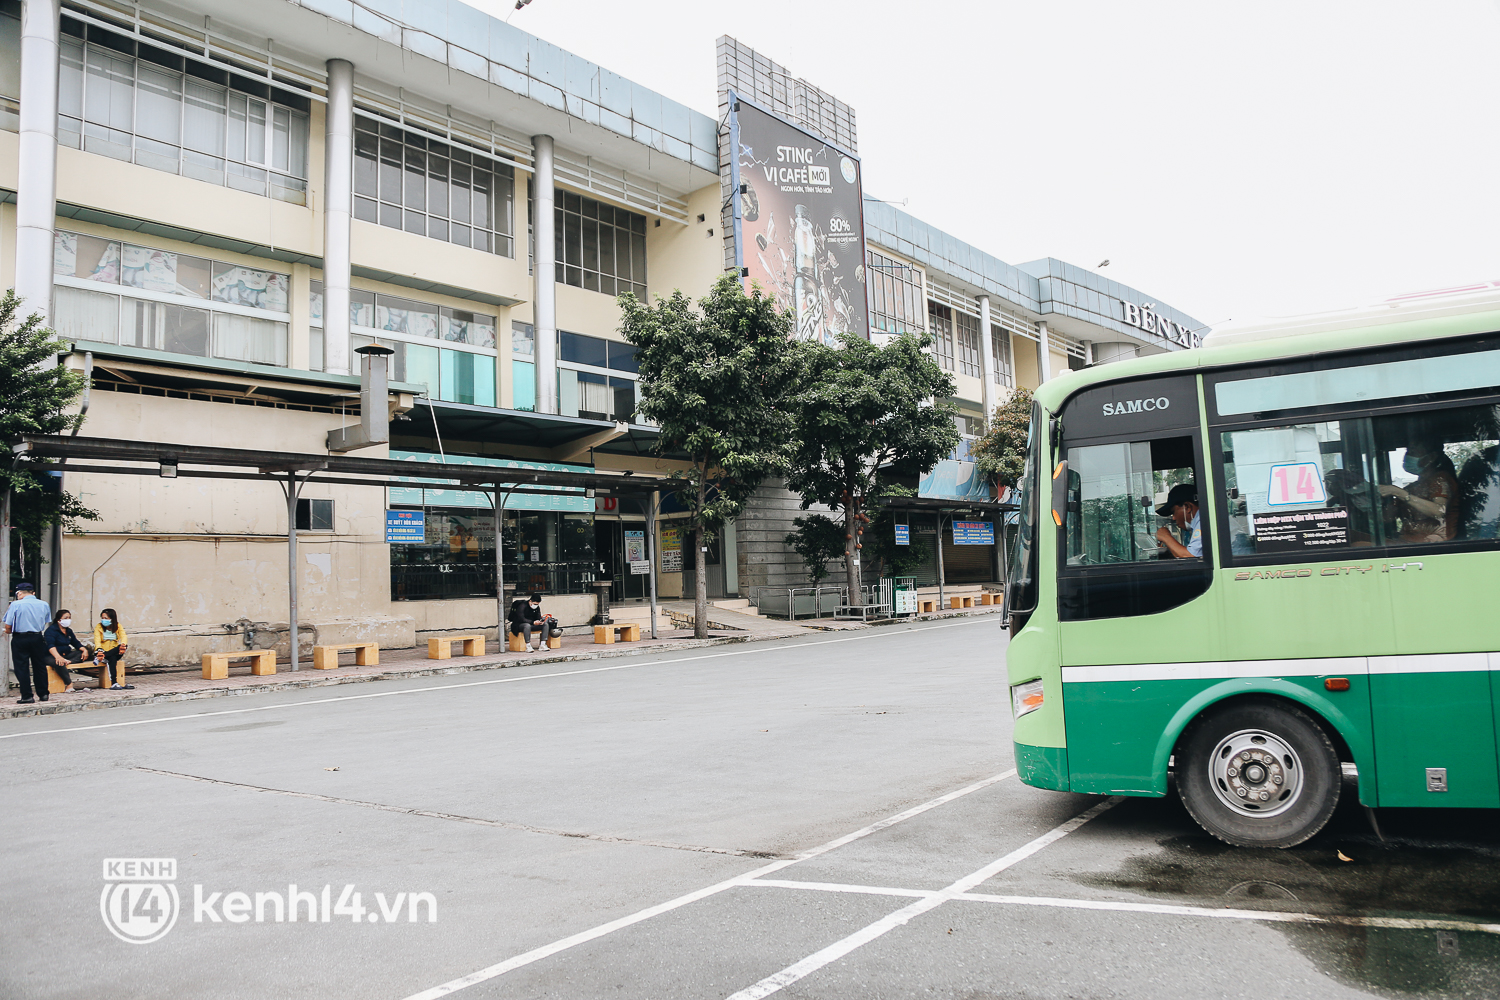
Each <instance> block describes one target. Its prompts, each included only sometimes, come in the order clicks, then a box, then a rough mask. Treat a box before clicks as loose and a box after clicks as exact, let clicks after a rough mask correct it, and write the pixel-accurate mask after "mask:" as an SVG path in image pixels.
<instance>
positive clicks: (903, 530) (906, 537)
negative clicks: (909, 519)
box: [896, 524, 911, 545]
mask: <svg viewBox="0 0 1500 1000" xmlns="http://www.w3.org/2000/svg"><path fill="white" fill-rule="evenodd" d="M896 544H897V545H910V544H911V525H909V524H898V525H896Z"/></svg>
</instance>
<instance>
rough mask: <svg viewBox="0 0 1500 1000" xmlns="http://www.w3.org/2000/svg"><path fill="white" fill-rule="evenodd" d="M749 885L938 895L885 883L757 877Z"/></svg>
mask: <svg viewBox="0 0 1500 1000" xmlns="http://www.w3.org/2000/svg"><path fill="white" fill-rule="evenodd" d="M745 884H746V885H747V886H752V885H754V886H760V885H764V886H769V887H771V888H772V889H813V890H815V891H817V892H853V893H861V894H864V895H869V896H913V897H915V898H918V899H925V898H926V897H928V896H936V895H937V894H938V890H936V889H894V888H891V887H889V886H883V885H844V884H842V883H840V882H793V881H791V880H789V879H781V878H757V879H749V880H747V881H746V882H745Z"/></svg>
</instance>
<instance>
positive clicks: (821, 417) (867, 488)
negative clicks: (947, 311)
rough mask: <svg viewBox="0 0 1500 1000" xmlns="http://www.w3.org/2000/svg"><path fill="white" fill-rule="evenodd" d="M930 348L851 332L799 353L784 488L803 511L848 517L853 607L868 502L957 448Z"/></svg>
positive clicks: (943, 376) (923, 342)
mask: <svg viewBox="0 0 1500 1000" xmlns="http://www.w3.org/2000/svg"><path fill="white" fill-rule="evenodd" d="M929 343H931V341H930V340H929V339H928V338H927V337H925V336H924V337H920V338H919V337H917V336H914V335H911V334H906V335H903V336H900V337H896V338H893V339H892V340H890V341H889V342H888V343H887V344H885V345H884V346H881V345H878V344H875V343H872V342H871V341H868V340H865V339H864V338H862V337H858V336H855V335H852V334H845V335H844V336H843V337H842V338H841V340H840V343H839V345H838V346H833V347H830V346H827V345H823V344H818V343H811V342H809V343H804V344H802V345H800V350H799V351H798V359H799V361H800V366H799V371H798V379H797V382H798V387H799V392H798V393H797V395H796V397H795V400H794V403H793V410H794V413H795V416H796V436H795V438H796V445H795V448H794V451H793V453H792V459H791V470H790V472H789V473H788V475H787V488H788V489H789V490H791V491H792V492H793V493H798V494H800V495H801V497H802V507H803V509H804V510H806V509H807V508H809V507H811V506H812V505H813V504H822V505H824V506H827V507H830V508H832V509H833V510H834V511H835V512H838V513H841V514H842V515H843V517H842V520H843V534H844V538H843V539H842V542H843V555H844V572H845V575H846V577H847V579H848V582H849V589H850V598H851V600H852V599H854V598H855V597H856V596H857V595H858V588H859V586H860V574H859V566H858V565H856V563H855V560H856V559H858V558H859V552H860V550H861V547H862V544H863V533H864V531H865V529H866V528H868V527H869V525H870V517H869V515H868V514H867V513H866V511H867V509H868V508H869V507H870V506H871V501H872V500H874V499H875V498H876V497H878V496H880V495H882V493H883V492H884V491H885V489H886V488H887V485H888V484H889V483H890V482H891V481H893V480H895V479H898V478H904V477H912V476H920V475H921V474H923V473H925V472H927V471H928V470H930V469H931V468H932V467H933V466H934V465H936V464H937V463H938V461H939V460H940V459H942V458H943V457H944V456H945V455H947V454H948V453H949V452H951V451H952V450H953V449H954V448H955V447H956V446H957V445H958V441H959V434H958V429H957V428H956V427H955V425H954V422H953V416H954V414H955V413H956V412H957V410H956V408H955V407H954V406H953V404H952V403H950V402H947V399H948V397H951V396H952V395H953V393H954V391H955V386H954V381H953V376H952V375H949V374H948V373H947V372H945V371H943V369H942V368H940V367H939V366H938V363H937V362H936V361H935V360H934V359H933V358H932V356H931V355H929V354H927V353H926V352H925V351H923V350H922V348H923V347H925V346H927V345H928V344H929ZM799 551H800V550H799Z"/></svg>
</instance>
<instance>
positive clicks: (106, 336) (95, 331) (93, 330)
mask: <svg viewBox="0 0 1500 1000" xmlns="http://www.w3.org/2000/svg"><path fill="white" fill-rule="evenodd" d="M52 328H53V329H54V330H56V331H57V335H58V336H59V337H61V338H63V339H64V340H92V341H95V342H97V343H101V344H114V343H118V342H119V339H120V297H119V296H118V295H110V294H109V293H107V292H90V291H85V290H84V289H82V288H69V287H68V286H67V285H57V286H56V287H55V288H54V289H53V305H52Z"/></svg>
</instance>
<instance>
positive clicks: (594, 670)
mask: <svg viewBox="0 0 1500 1000" xmlns="http://www.w3.org/2000/svg"><path fill="white" fill-rule="evenodd" d="M988 618H989V616H984V617H980V618H971V619H969V620H967V621H961V622H948V623H946V624H943V625H923V626H922V627H921V628H919V629H917V631H920V632H927V631H935V630H937V629H940V628H960V627H962V626H964V625H975V624H979V623H982V622H984V621H987V620H988ZM898 634H904V633H898ZM891 637H892V634H891V633H890V632H884V631H882V632H877V633H871V634H868V635H849V636H841V637H839V638H837V639H814V640H813V641H811V642H797V643H792V644H791V645H789V646H761V647H757V648H754V649H736V650H732V651H730V652H728V653H701V654H699V655H697V656H679V657H675V658H673V659H669V660H646V661H642V662H632V663H615V664H611V665H610V666H607V667H585V668H583V669H580V670H556V671H553V672H552V673H550V674H525V675H523V676H520V677H493V678H490V679H488V680H482V681H463V682H460V683H458V684H429V685H428V686H426V687H418V688H402V689H400V690H397V691H374V692H371V693H370V694H350V695H342V696H340V697H336V698H309V699H308V700H307V701H293V702H288V703H286V704H282V705H257V706H255V707H253V708H225V709H221V710H219V711H217V712H194V713H192V714H189V715H167V716H162V717H160V718H156V719H131V720H129V721H127V722H101V723H98V724H97V725H92V726H66V727H63V728H61V729H33V730H29V731H26V732H20V733H0V740H15V739H21V738H23V737H26V736H50V735H53V734H55V733H79V732H86V731H88V730H94V729H119V728H122V727H124V726H149V725H154V724H156V723H159V722H183V721H188V722H191V721H192V720H194V719H213V718H217V717H219V716H221V715H246V714H248V713H251V712H276V711H280V710H282V709H287V708H306V707H308V706H309V705H334V704H340V703H343V702H352V701H366V700H369V699H371V698H394V697H398V696H401V695H408V694H428V693H431V692H433V691H457V690H459V689H460V688H472V687H489V686H490V685H492V684H517V683H519V682H521V681H540V680H546V679H548V678H551V677H577V676H580V675H582V674H602V673H607V672H609V671H612V670H630V669H633V668H636V667H654V666H670V665H672V664H676V663H690V662H692V661H694V660H717V659H721V658H723V657H726V656H750V655H752V654H754V653H780V652H783V651H784V650H788V649H801V648H803V647H805V646H825V645H831V644H832V643H835V642H860V641H862V640H865V639H889V638H891ZM653 652H656V651H655V650H641V651H640V652H631V653H628V654H621V655H629V656H641V657H646V656H650V655H652V653H653ZM667 652H670V650H667ZM496 669H500V668H499V667H498V666H497V667H496ZM390 679H391V680H400V678H390ZM267 693H271V694H274V693H275V692H267ZM247 697H248V696H247Z"/></svg>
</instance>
